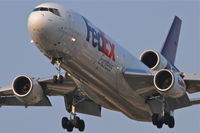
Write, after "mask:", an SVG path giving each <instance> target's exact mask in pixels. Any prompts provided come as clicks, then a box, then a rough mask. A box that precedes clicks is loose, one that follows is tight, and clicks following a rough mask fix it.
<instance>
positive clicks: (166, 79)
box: [153, 69, 186, 98]
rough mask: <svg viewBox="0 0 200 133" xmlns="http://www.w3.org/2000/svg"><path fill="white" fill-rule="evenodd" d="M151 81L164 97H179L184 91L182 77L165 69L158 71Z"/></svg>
mask: <svg viewBox="0 0 200 133" xmlns="http://www.w3.org/2000/svg"><path fill="white" fill-rule="evenodd" d="M153 81H154V85H155V87H156V89H157V91H158V92H159V93H160V94H162V95H164V96H166V97H171V98H179V97H181V96H183V95H184V94H185V92H186V85H185V82H184V80H183V78H182V77H181V76H179V75H178V74H176V73H173V72H171V71H169V70H167V69H162V70H160V71H158V72H157V73H156V74H155V76H154V79H153Z"/></svg>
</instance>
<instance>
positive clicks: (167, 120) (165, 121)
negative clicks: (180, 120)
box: [164, 113, 171, 125]
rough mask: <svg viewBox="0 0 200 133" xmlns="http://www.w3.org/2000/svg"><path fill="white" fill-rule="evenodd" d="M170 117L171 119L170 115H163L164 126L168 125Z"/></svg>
mask: <svg viewBox="0 0 200 133" xmlns="http://www.w3.org/2000/svg"><path fill="white" fill-rule="evenodd" d="M170 117H171V116H170V113H165V115H164V123H165V125H168V123H169V119H170Z"/></svg>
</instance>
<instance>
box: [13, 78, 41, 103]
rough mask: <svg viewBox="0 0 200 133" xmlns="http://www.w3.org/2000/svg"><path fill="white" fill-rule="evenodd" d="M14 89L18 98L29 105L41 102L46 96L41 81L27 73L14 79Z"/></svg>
mask: <svg viewBox="0 0 200 133" xmlns="http://www.w3.org/2000/svg"><path fill="white" fill-rule="evenodd" d="M12 89H13V92H14V94H15V96H16V98H17V99H18V100H19V101H21V102H23V103H24V104H27V105H30V104H36V103H39V102H40V101H41V100H42V99H43V97H44V93H43V89H42V87H41V86H40V85H39V83H38V82H37V81H36V80H35V79H33V78H30V77H27V76H25V75H22V76H19V77H16V78H15V79H14V80H13V83H12Z"/></svg>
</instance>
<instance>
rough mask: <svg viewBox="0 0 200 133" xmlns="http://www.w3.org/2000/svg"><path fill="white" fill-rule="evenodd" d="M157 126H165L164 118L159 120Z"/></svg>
mask: <svg viewBox="0 0 200 133" xmlns="http://www.w3.org/2000/svg"><path fill="white" fill-rule="evenodd" d="M156 126H157V128H162V127H163V119H161V120H159V121H158V123H157V125H156Z"/></svg>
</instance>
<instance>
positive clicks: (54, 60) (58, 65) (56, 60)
mask: <svg viewBox="0 0 200 133" xmlns="http://www.w3.org/2000/svg"><path fill="white" fill-rule="evenodd" d="M62 60H63V59H62V58H52V60H51V63H52V64H53V65H54V64H56V69H57V70H58V74H57V75H54V76H53V82H54V83H55V84H58V83H59V84H62V83H63V81H64V80H63V79H64V78H63V76H62V75H61V63H62Z"/></svg>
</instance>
